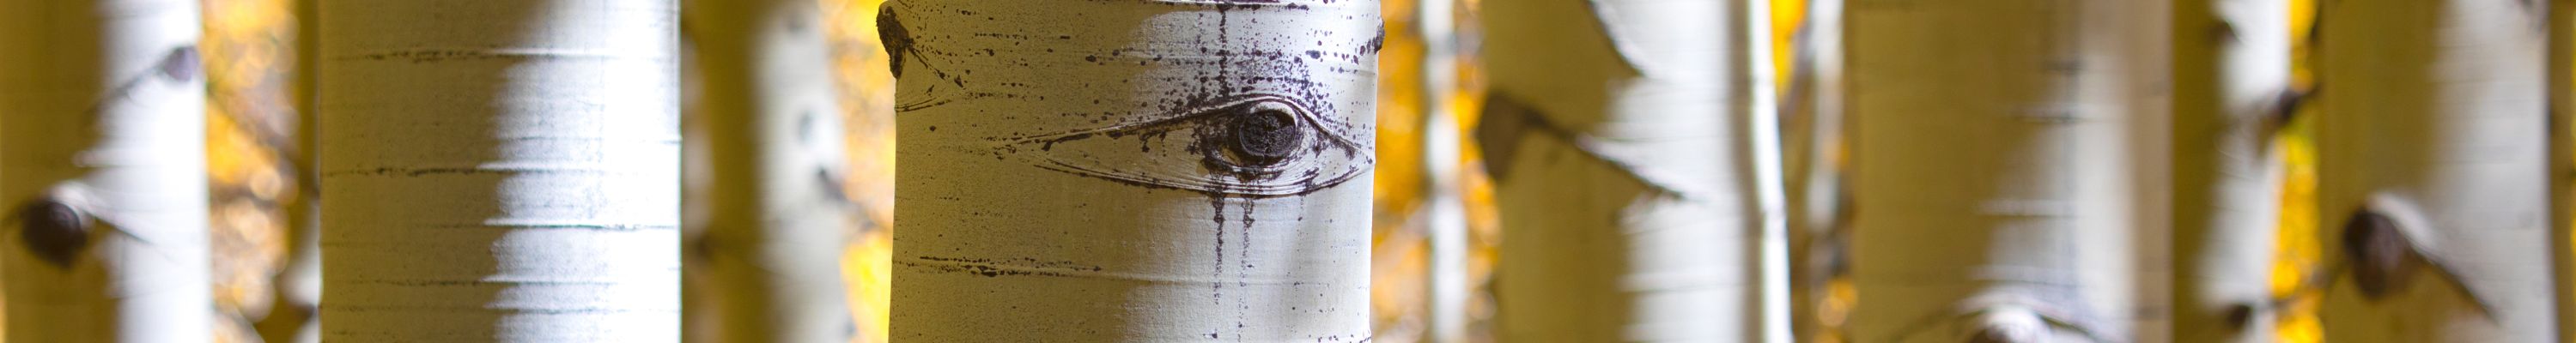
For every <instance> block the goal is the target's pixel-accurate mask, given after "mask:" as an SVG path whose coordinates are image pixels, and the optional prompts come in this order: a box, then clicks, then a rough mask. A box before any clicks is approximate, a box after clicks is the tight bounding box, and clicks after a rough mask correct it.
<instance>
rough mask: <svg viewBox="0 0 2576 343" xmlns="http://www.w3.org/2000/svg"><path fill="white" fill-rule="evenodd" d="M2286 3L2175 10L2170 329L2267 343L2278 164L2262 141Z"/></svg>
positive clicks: (2285, 80)
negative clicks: (2171, 302) (2172, 242)
mask: <svg viewBox="0 0 2576 343" xmlns="http://www.w3.org/2000/svg"><path fill="white" fill-rule="evenodd" d="M2289 7H2290V4H2289V2H2288V1H2286V0H2178V1H2176V3H2175V6H2174V7H2173V8H2174V24H2173V27H2172V28H2173V31H2172V32H2173V37H2174V40H2173V54H2174V69H2175V72H2174V76H2175V84H2174V92H2175V94H2174V119H2173V128H2174V135H2173V140H2174V144H2173V149H2174V150H2173V159H2174V169H2173V173H2174V176H2173V177H2174V184H2175V186H2176V187H2175V188H2174V192H2175V194H2174V198H2173V200H2174V202H2173V206H2174V207H2173V210H2174V218H2175V221H2174V244H2175V254H2174V255H2175V256H2176V257H2177V260H2175V262H2174V268H2175V274H2176V275H2178V277H2177V278H2176V280H2175V281H2176V282H2175V284H2174V293H2173V297H2174V303H2173V305H2174V317H2175V319H2174V324H2173V325H2174V333H2175V339H2176V341H2180V342H2272V341H2274V340H2275V337H2273V323H2272V320H2271V319H2270V318H2273V313H2274V311H2276V310H2277V309H2276V308H2274V303H2273V302H2272V300H2271V298H2272V254H2273V246H2274V244H2275V239H2274V236H2276V235H2278V234H2279V231H2278V230H2275V229H2274V228H2275V227H2276V226H2278V225H2279V224H2280V220H2279V211H2278V208H2279V207H2280V201H2281V199H2280V194H2279V191H2280V189H2279V188H2280V187H2281V184H2280V181H2279V180H2280V178H2281V169H2280V168H2279V165H2278V164H2277V163H2276V162H2275V161H2277V160H2276V159H2274V158H2273V157H2274V156H2275V155H2276V154H2275V153H2274V149H2271V144H2270V142H2271V138H2272V134H2273V133H2274V132H2276V131H2277V130H2278V129H2279V128H2280V126H2281V125H2284V124H2286V123H2284V122H2283V121H2284V120H2286V117H2284V116H2286V115H2287V113H2288V112H2287V111H2290V110H2292V109H2291V108H2287V107H2286V106H2288V105H2289V103H2288V99H2287V98H2285V97H2287V96H2289V95H2287V94H2286V93H2287V92H2288V91H2289V87H2290V24H2289V23H2288V22H2287V21H2288V20H2289V17H2290V13H2289V10H2290V8H2289Z"/></svg>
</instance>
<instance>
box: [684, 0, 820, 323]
mask: <svg viewBox="0 0 2576 343" xmlns="http://www.w3.org/2000/svg"><path fill="white" fill-rule="evenodd" d="M686 6H687V8H685V9H684V12H685V13H687V17H686V19H687V20H688V21H689V25H688V29H689V30H690V33H691V35H690V37H692V38H693V39H694V42H695V44H696V51H697V55H696V56H697V63H698V67H699V69H698V70H699V73H700V74H699V79H700V80H704V81H703V82H704V83H702V86H701V88H699V89H700V93H699V99H701V101H700V102H699V103H698V106H699V107H698V108H696V110H698V111H699V112H698V113H700V114H699V115H702V116H704V119H703V120H704V121H703V123H705V125H706V127H705V128H704V130H705V131H704V133H705V135H704V136H703V137H704V138H705V139H707V147H708V148H709V149H710V150H711V151H709V154H707V157H708V162H707V166H708V168H709V169H708V171H709V172H710V174H712V175H708V179H707V181H709V182H710V183H709V184H708V185H707V186H708V187H706V188H705V190H704V191H705V192H706V196H707V197H708V200H711V201H710V202H709V203H708V204H707V206H709V207H710V208H709V210H710V211H709V213H708V215H709V218H708V219H709V222H708V223H707V224H708V226H707V229H706V230H707V231H706V233H705V234H704V236H702V237H700V238H699V239H701V240H704V241H702V242H700V243H699V245H698V246H699V247H701V248H703V249H705V250H706V251H702V252H699V253H700V254H703V255H702V256H700V258H702V259H704V260H705V261H706V262H709V265H708V266H707V267H706V269H704V270H703V271H704V272H706V273H707V274H706V276H705V278H706V280H707V281H708V282H711V283H712V284H711V286H714V287H713V288H714V289H712V290H709V291H710V292H711V294H708V295H709V296H713V297H715V298H714V299H712V300H713V302H714V304H715V313H714V314H713V316H714V318H719V319H717V320H719V321H720V323H719V324H718V325H719V327H718V328H716V330H717V331H718V332H719V334H718V336H717V337H722V338H721V339H720V340H719V341H723V342H845V341H848V340H849V337H847V336H848V335H849V334H851V332H849V330H848V328H849V327H850V326H851V325H853V324H852V322H851V321H850V315H849V307H848V304H849V302H848V301H846V300H844V299H843V297H844V296H843V291H844V289H842V287H841V272H840V257H841V246H842V244H843V243H844V242H847V241H848V240H847V239H844V237H842V234H843V230H842V227H841V225H843V224H845V223H848V222H849V215H850V214H849V213H848V212H846V211H845V209H847V208H849V202H848V201H845V200H842V199H841V195H840V189H841V188H840V184H839V180H840V179H841V172H840V171H841V170H842V168H843V167H842V165H841V161H842V157H841V149H840V148H841V136H840V132H841V125H840V124H841V121H840V115H841V113H840V108H839V106H838V105H837V103H836V101H837V100H838V99H839V98H838V96H837V95H838V94H834V93H833V91H832V90H833V87H832V78H831V77H832V73H827V72H823V71H828V70H831V68H832V64H831V60H830V58H831V46H830V45H828V44H826V43H825V39H824V37H823V35H824V26H823V25H824V24H825V23H824V22H823V18H822V13H821V9H820V8H819V7H817V2H816V1H815V0H691V1H689V2H687V3H686Z"/></svg>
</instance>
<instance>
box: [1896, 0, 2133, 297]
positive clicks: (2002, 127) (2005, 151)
mask: <svg viewBox="0 0 2576 343" xmlns="http://www.w3.org/2000/svg"><path fill="white" fill-rule="evenodd" d="M1848 6H1849V11H1848V12H1846V13H1847V14H1846V15H1847V16H1846V17H1845V21H1846V23H1847V24H1845V28H1846V30H1847V31H1846V37H1847V39H1848V40H1847V41H1846V44H1847V45H1846V47H1847V48H1848V51H1849V54H1848V55H1847V58H1848V60H1849V61H1850V64H1849V65H1848V66H1847V68H1848V69H1846V70H1847V72H1848V75H1850V81H1849V82H1850V83H1849V85H1850V86H1849V88H1848V89H1849V93H1848V94H1849V96H1850V98H1849V101H1850V103H1849V104H1850V105H1849V106H1850V107H1849V110H1850V111H1849V114H1850V116H1851V123H1852V124H1851V125H1852V126H1851V127H1852V131H1851V132H1852V134H1853V138H1852V141H1853V142H1854V145H1853V147H1852V153H1853V154H1854V155H1853V156H1852V160H1851V161H1852V163H1853V165H1852V167H1851V170H1850V171H1849V172H1850V175H1851V177H1852V181H1853V184H1852V194H1853V195H1854V197H1855V198H1854V199H1855V202H1854V205H1853V206H1855V207H1854V209H1855V210H1856V211H1859V212H1858V214H1857V215H1856V217H1855V219H1854V223H1853V225H1854V232H1853V237H1854V239H1853V243H1852V244H1853V249H1852V250H1851V254H1852V255H1851V256H1852V259H1853V260H1852V263H1851V267H1852V271H1851V273H1852V277H1853V278H1854V282H1855V286H1856V287H1857V290H1858V296H1859V299H1858V307H1857V308H1856V309H1854V313H1853V314H1852V317H1851V324H1850V328H1851V330H1852V333H1853V336H1852V337H1851V339H1852V340H1853V341H1857V342H1958V341H1963V340H1974V341H1988V342H2036V341H2049V340H2055V341H2129V340H2133V339H2136V340H2142V341H2155V340H2156V339H2153V338H2152V337H2156V336H2157V335H2156V333H2154V332H2133V331H2132V328H2133V327H2134V326H2138V325H2151V324H2153V323H2154V322H2155V318H2150V317H2135V315H2136V314H2151V313H2153V311H2147V310H2144V309H2143V308H2149V307H2152V306H2161V304H2152V305H2150V304H2146V303H2147V302H2149V301H2143V300H2141V299H2138V298H2140V297H2147V296H2150V295H2148V294H2145V293H2148V292H2146V291H2141V290H2143V289H2154V288H2145V287H2149V286H2148V284H2149V283H2152V282H2160V281H2159V280H2155V279H2156V278H2157V277H2158V276H2159V275H2160V274H2158V273H2157V272H2158V271H2159V270H2158V269H2159V268H2161V267H2158V266H2154V265H2151V264H2149V263H2145V262H2143V261H2141V260H2144V261H2155V260H2154V259H2152V258H2148V259H2141V258H2139V256H2140V255H2138V254H2150V253H2152V252H2155V251H2157V250H2159V249H2160V248H2158V247H2157V246H2156V244H2158V243H2160V242H2161V241H2160V240H2152V239H2148V238H2154V237H2155V236H2158V235H2161V234H2162V232H2161V231H2154V230H2152V227H2153V226H2154V224H2153V222H2154V221H2153V220H2150V219H2149V217H2152V216H2157V215H2160V214H2155V213H2153V212H2155V211H2156V210H2155V208H2157V207H2160V206H2158V205H2160V204H2157V203H2155V202H2153V201H2152V200H2149V199H2155V198H2154V197H2153V195H2154V193H2151V190H2152V189H2154V188H2153V187H2152V185H2153V183H2146V182H2140V180H2152V179H2153V178H2158V177H2162V176H2163V174H2162V172H2160V171H2153V170H2152V169H2159V168H2163V167H2164V166H2162V165H2159V164H2158V163H2160V161H2158V160H2156V159H2153V158H2143V157H2141V156H2153V155H2154V154H2153V152H2157V151H2161V150H2162V149H2155V148H2150V147H2155V146H2157V145H2148V144H2145V143H2143V142H2160V141H2158V140H2155V139H2152V138H2153V137H2160V133H2158V132H2155V129H2156V128H2157V127H2158V125H2160V124H2161V121H2159V120H2160V119H2161V115H2162V114H2163V113H2162V108H2161V107H2160V106H2161V103H2160V102H2158V100H2157V98H2155V95H2156V94H2160V92H2161V90H2160V89H2159V88H2160V87H2162V86H2163V83H2164V82H2162V81H2161V77H2162V76H2161V73H2162V72H2163V70H2162V69H2161V68H2160V67H2159V65H2158V63H2161V61H2163V59H2162V58H2163V56H2161V54H2159V53H2157V52H2158V51H2161V49H2160V48H2162V43H2163V42H2164V41H2162V40H2158V38H2159V37H2161V33H2163V30H2162V29H2161V28H2162V26H2159V25H2162V24H2163V23H2164V22H2163V18H2162V17H2161V16H2159V15H2153V14H2154V13H2159V12H2156V11H2154V10H2155V9H2160V8H2162V7H2161V6H2163V5H2162V2H2160V1H2135V2H2130V1H2121V2H2067V1H2045V0H1974V1H1940V2H1929V1H1891V0H1869V1H1852V2H1850V3H1849V5H1848ZM2140 13H2147V14H2146V15H2142V14H2140ZM2142 28H2154V29H2142ZM2152 296H2153V297H2161V294H2155V295H2152ZM2139 331H2152V330H2139Z"/></svg>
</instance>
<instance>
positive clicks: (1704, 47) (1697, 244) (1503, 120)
mask: <svg viewBox="0 0 2576 343" xmlns="http://www.w3.org/2000/svg"><path fill="white" fill-rule="evenodd" d="M1484 5H1485V8H1484V12H1483V17H1484V18H1485V24H1484V27H1485V33H1486V35H1487V37H1492V39H1488V40H1485V43H1484V56H1486V57H1485V59H1486V61H1487V63H1488V64H1487V66H1488V69H1487V75H1488V76H1489V77H1490V78H1491V79H1490V80H1491V81H1490V82H1491V83H1490V84H1491V86H1490V87H1491V92H1492V95H1491V96H1489V97H1488V98H1489V99H1488V101H1489V104H1488V105H1487V111H1486V115H1485V117H1484V118H1483V119H1480V120H1481V121H1482V124H1480V125H1483V127H1480V128H1478V130H1479V133H1478V134H1479V136H1480V137H1479V140H1480V141H1481V143H1482V144H1485V145H1486V150H1485V153H1486V157H1487V159H1488V160H1487V161H1488V163H1489V166H1491V167H1490V168H1488V171H1489V172H1490V173H1491V174H1493V175H1494V176H1495V180H1496V186H1495V187H1496V189H1495V196H1496V200H1497V201H1498V202H1499V206H1501V208H1502V211H1501V213H1502V216H1503V217H1502V218H1501V220H1502V223H1503V235H1504V236H1505V237H1509V239H1506V240H1503V243H1502V246H1501V247H1500V250H1501V251H1500V253H1501V256H1500V260H1499V261H1498V265H1497V268H1499V269H1498V271H1496V277H1497V280H1496V281H1495V282H1496V283H1497V284H1496V285H1495V287H1494V289H1495V292H1496V294H1495V298H1496V299H1495V301H1496V302H1497V303H1498V304H1499V305H1500V306H1501V308H1500V312H1499V314H1498V319H1499V323H1498V324H1497V325H1498V326H1499V327H1498V332H1496V335H1497V336H1498V338H1499V339H1500V340H1501V341H1504V342H1615V341H1630V342H1641V341H1660V342H1702V341H1707V342H1725V341H1732V342H1752V341H1761V340H1762V337H1763V335H1764V334H1765V332H1764V329H1765V328H1766V327H1765V326H1764V325H1763V323H1764V320H1765V319H1766V318H1764V316H1762V314H1763V313H1764V311H1761V309H1762V308H1763V307H1762V306H1761V305H1762V304H1763V303H1764V302H1763V300H1764V299H1763V297H1761V294H1760V287H1759V283H1758V281H1759V280H1760V279H1761V276H1762V275H1761V274H1759V273H1758V272H1759V270H1758V268H1756V266H1757V263H1759V262H1761V259H1760V258H1759V255H1758V249H1757V248H1758V247H1757V243H1758V241H1757V238H1759V237H1758V236H1757V235H1758V234H1759V229H1760V228H1761V227H1762V223H1763V219H1764V218H1763V217H1762V216H1761V212H1760V211H1761V207H1760V206H1759V204H1758V199H1757V197H1756V195H1757V187H1756V177H1757V175H1756V172H1755V161H1754V158H1755V157H1756V156H1755V153H1754V151H1753V149H1755V145H1754V144H1753V141H1754V140H1755V139H1756V137H1755V135H1753V134H1752V133H1751V132H1750V131H1752V128H1753V126H1755V122H1756V118H1755V117H1756V116H1768V115H1771V113H1769V112H1768V110H1767V108H1765V109H1761V110H1757V109H1756V107H1757V105H1756V103H1757V102H1756V100H1757V98H1760V97H1762V96H1767V95H1768V94H1761V95H1759V96H1757V95H1756V94H1754V92H1753V91H1752V87H1753V86H1754V85H1753V83H1756V82H1768V81H1767V80H1757V79H1756V78H1754V77H1753V76H1754V75H1753V74H1752V73H1751V70H1752V69H1754V68H1757V67H1755V65H1754V63H1757V62H1759V61H1756V60H1755V59H1752V58H1749V57H1750V56H1748V55H1754V54H1757V52H1755V51H1757V50H1755V49H1753V48H1752V47H1753V46H1754V45H1751V44H1750V42H1752V41H1755V39H1759V41H1761V42H1768V37H1760V38H1755V37H1753V36H1751V35H1749V34H1747V33H1748V32H1747V28H1746V26H1747V25H1749V24H1751V22H1750V21H1748V20H1747V18H1746V17H1747V16H1748V15H1750V14H1751V12H1750V11H1749V9H1750V8H1751V7H1750V6H1748V4H1747V2H1743V1H1583V0H1508V1H1501V0H1498V1H1488V2H1485V4H1484ZM1569 18H1572V19H1573V20H1574V21H1571V22H1569V21H1567V19H1569ZM1763 45H1765V46H1767V45H1768V44H1767V43H1766V44H1763ZM1758 51H1760V52H1759V54H1767V53H1768V50H1767V49H1765V50H1758ZM1764 60H1767V59H1764ZM1758 68H1761V70H1768V68H1769V66H1768V65H1762V66H1759V67H1758ZM1766 104H1767V103H1766Z"/></svg>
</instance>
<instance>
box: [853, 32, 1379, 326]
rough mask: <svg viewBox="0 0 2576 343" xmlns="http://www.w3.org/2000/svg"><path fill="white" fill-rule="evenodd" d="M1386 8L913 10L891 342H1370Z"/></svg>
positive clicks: (905, 68)
mask: <svg viewBox="0 0 2576 343" xmlns="http://www.w3.org/2000/svg"><path fill="white" fill-rule="evenodd" d="M1377 11H1378V4H1377V3H1376V2H1374V1H1329V0H1284V1H1275V2H1273V1H1204V0H1202V1H1179V0H1169V1H1144V0H1122V1H1044V2H1009V1H998V2H968V1H896V2H894V3H892V4H889V5H888V6H887V7H886V8H884V10H883V12H882V13H881V14H880V16H879V25H878V28H879V30H880V32H881V33H882V35H883V37H884V38H885V39H884V42H885V44H886V45H887V50H888V52H889V53H890V54H892V56H893V61H894V64H893V65H894V70H893V71H894V74H895V76H896V77H897V78H898V80H899V81H898V82H897V92H896V94H897V95H896V100H897V102H898V104H897V105H896V106H897V111H898V112H897V114H896V116H897V127H898V131H897V132H898V133H899V134H898V136H897V137H898V139H897V143H896V146H897V150H896V156H897V157H896V159H897V162H898V163H897V164H896V165H897V166H898V168H900V169H899V170H900V173H898V174H897V176H896V179H897V184H898V187H899V188H900V189H902V190H903V191H902V192H901V193H899V194H897V195H896V201H897V203H900V204H903V205H902V206H901V207H898V208H897V209H896V213H895V217H896V221H897V222H898V223H902V225H903V229H902V230H900V231H899V232H897V233H896V236H895V240H896V245H895V246H896V250H895V252H894V253H895V256H894V263H895V269H896V271H895V280H898V282H899V285H898V286H897V287H896V288H895V290H894V295H893V297H894V299H893V301H894V316H893V323H892V325H893V331H894V332H893V335H892V336H893V339H895V340H898V341H905V342H914V341H918V342H988V341H989V342H1042V341H1128V342H1156V341H1218V340H1230V341H1247V342H1291V341H1293V342H1315V341H1323V342H1357V341H1365V340H1369V339H1371V337H1370V330H1369V317H1368V313H1369V307H1368V279H1369V275H1368V261H1369V253H1368V249H1369V242H1368V240H1369V220H1370V202H1369V194H1370V188H1369V181H1368V180H1369V169H1370V167H1371V165H1372V163H1373V162H1374V159H1373V157H1372V156H1371V152H1372V151H1373V149H1372V147H1371V144H1372V142H1373V141H1374V132H1373V131H1374V130H1375V127H1374V126H1373V125H1372V123H1374V122H1375V118H1373V117H1374V116H1375V115H1374V113H1373V112H1371V111H1372V109H1373V106H1372V104H1371V103H1372V102H1373V101H1374V99H1375V94H1374V92H1373V88H1374V85H1373V81H1374V80H1375V79H1376V78H1377V75H1376V73H1375V70H1374V68H1375V65H1376V64H1377V58H1376V57H1377V54H1376V50H1377V48H1378V44H1379V43H1378V42H1379V41H1380V39H1381V38H1380V34H1381V31H1380V30H1379V27H1378V25H1379V21H1378V15H1377Z"/></svg>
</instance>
